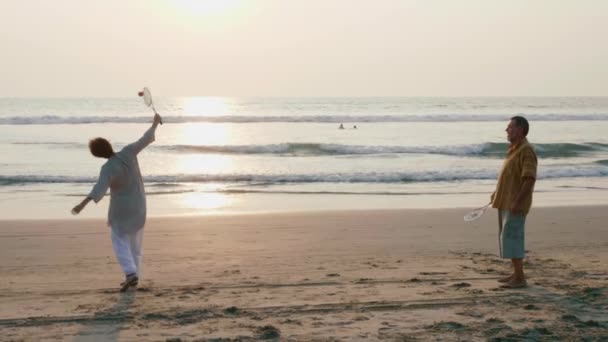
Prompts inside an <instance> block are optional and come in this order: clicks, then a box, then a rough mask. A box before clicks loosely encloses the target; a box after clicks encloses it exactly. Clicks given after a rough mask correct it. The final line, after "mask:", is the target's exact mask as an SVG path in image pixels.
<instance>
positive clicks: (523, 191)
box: [511, 177, 536, 214]
mask: <svg viewBox="0 0 608 342" xmlns="http://www.w3.org/2000/svg"><path fill="white" fill-rule="evenodd" d="M535 182H536V179H535V178H532V177H525V178H524V179H523V182H522V184H521V188H520V189H519V193H518V194H517V197H516V198H515V201H513V204H512V205H511V213H513V214H520V213H521V212H522V211H523V202H524V199H525V198H526V197H528V196H529V195H530V194H531V193H532V189H533V188H534V183H535Z"/></svg>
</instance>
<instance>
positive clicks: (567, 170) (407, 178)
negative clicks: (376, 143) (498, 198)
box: [0, 164, 608, 185]
mask: <svg viewBox="0 0 608 342" xmlns="http://www.w3.org/2000/svg"><path fill="white" fill-rule="evenodd" d="M497 173H498V170H445V171H419V172H384V173H379V172H369V173H332V174H329V173H318V174H226V175H218V174H213V175H205V174H202V175H156V176H147V177H144V178H145V181H146V183H164V184H170V183H212V182H213V183H247V184H250V183H264V184H268V185H271V184H282V183H413V182H453V181H468V180H494V179H496V177H497ZM606 176H608V167H606V166H604V165H597V164H589V165H582V166H580V165H570V166H556V167H547V168H543V169H541V170H540V172H539V179H552V178H578V177H606ZM96 180H97V179H96V178H95V177H77V176H50V175H14V176H0V185H19V184H30V183H46V184H49V183H93V182H95V181H96Z"/></svg>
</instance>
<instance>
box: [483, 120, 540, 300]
mask: <svg viewBox="0 0 608 342" xmlns="http://www.w3.org/2000/svg"><path fill="white" fill-rule="evenodd" d="M528 130H529V124H528V120H526V119H525V118H524V117H521V116H514V117H512V118H511V121H510V122H509V125H508V126H507V129H506V132H507V139H508V140H509V142H510V143H511V144H510V146H509V150H508V152H507V156H506V158H505V161H504V164H503V166H502V170H501V171H500V175H499V176H498V183H497V185H496V191H495V192H494V194H492V207H493V208H497V209H498V222H499V228H500V230H501V231H502V234H501V246H500V247H501V257H502V258H504V259H511V262H512V263H513V274H511V275H510V276H508V277H505V278H502V279H499V280H498V281H499V282H502V283H505V285H503V287H506V288H520V287H525V286H527V283H526V278H525V276H524V270H523V259H524V257H525V248H524V228H525V223H526V215H527V214H528V213H529V212H530V207H531V206H532V192H533V191H534V183H535V181H536V168H537V164H538V163H537V158H536V153H535V152H534V149H533V148H532V145H530V144H529V143H528V140H527V139H526V136H527V135H528Z"/></svg>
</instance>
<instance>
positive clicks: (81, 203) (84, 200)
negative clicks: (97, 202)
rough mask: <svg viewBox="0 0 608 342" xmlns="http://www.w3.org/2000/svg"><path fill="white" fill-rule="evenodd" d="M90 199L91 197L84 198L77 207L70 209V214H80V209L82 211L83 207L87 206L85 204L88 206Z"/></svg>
mask: <svg viewBox="0 0 608 342" xmlns="http://www.w3.org/2000/svg"><path fill="white" fill-rule="evenodd" d="M91 200H92V198H91V197H88V196H87V197H85V198H84V199H83V200H82V202H80V203H79V204H78V205H77V206H75V207H74V208H73V209H72V214H73V215H78V214H80V212H81V211H82V209H84V207H86V206H87V204H89V202H91Z"/></svg>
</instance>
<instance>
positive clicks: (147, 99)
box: [137, 87, 163, 125]
mask: <svg viewBox="0 0 608 342" xmlns="http://www.w3.org/2000/svg"><path fill="white" fill-rule="evenodd" d="M137 95H139V97H143V98H144V103H145V104H146V106H148V107H150V108H152V110H153V111H154V114H158V113H157V112H156V109H155V108H154V102H152V93H151V92H150V89H148V87H144V90H142V91H140V92H139V93H137ZM159 116H160V115H159ZM160 124H161V125H162V124H163V120H162V119H161V120H160Z"/></svg>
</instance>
